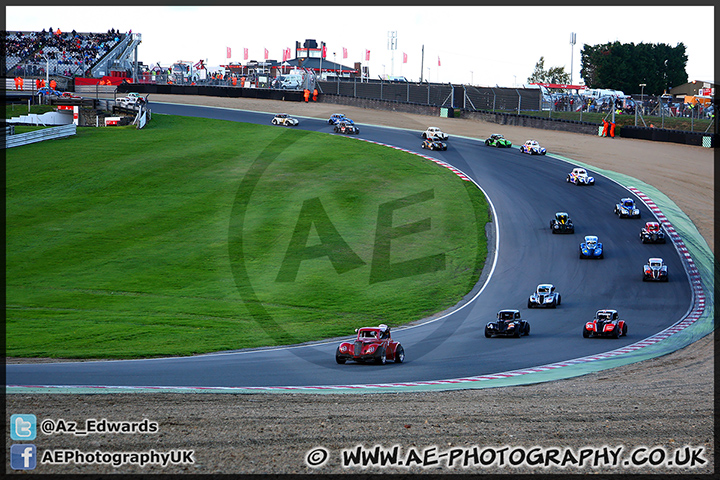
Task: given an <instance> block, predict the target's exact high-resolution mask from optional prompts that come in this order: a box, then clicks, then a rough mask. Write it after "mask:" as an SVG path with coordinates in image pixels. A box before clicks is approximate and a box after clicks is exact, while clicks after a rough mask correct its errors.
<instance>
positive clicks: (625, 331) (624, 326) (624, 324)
mask: <svg viewBox="0 0 720 480" xmlns="http://www.w3.org/2000/svg"><path fill="white" fill-rule="evenodd" d="M622 336H623V337H627V323H623V328H622Z"/></svg>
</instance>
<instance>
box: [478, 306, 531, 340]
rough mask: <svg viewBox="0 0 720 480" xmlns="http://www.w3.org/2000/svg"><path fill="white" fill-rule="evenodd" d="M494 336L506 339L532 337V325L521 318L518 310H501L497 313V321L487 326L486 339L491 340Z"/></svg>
mask: <svg viewBox="0 0 720 480" xmlns="http://www.w3.org/2000/svg"><path fill="white" fill-rule="evenodd" d="M494 335H501V336H505V337H520V336H522V335H530V324H529V323H528V322H527V321H526V320H523V319H522V318H520V311H518V310H500V311H499V312H498V313H497V320H496V321H494V322H488V324H487V325H485V337H487V338H490V337H492V336H494Z"/></svg>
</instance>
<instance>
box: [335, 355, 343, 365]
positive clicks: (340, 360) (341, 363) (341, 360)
mask: <svg viewBox="0 0 720 480" xmlns="http://www.w3.org/2000/svg"><path fill="white" fill-rule="evenodd" d="M345 360H346V358H345V357H341V356H340V354H339V353H335V361H336V362H337V363H339V364H340V365H344V364H345Z"/></svg>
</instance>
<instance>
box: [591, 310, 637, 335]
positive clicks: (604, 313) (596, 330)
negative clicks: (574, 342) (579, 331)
mask: <svg viewBox="0 0 720 480" xmlns="http://www.w3.org/2000/svg"><path fill="white" fill-rule="evenodd" d="M626 335H627V323H625V320H620V319H619V318H618V312H617V310H598V311H597V312H595V318H594V319H593V320H592V321H591V322H587V323H586V324H585V326H584V327H583V337H584V338H589V337H612V338H620V337H621V336H622V337H624V336H626Z"/></svg>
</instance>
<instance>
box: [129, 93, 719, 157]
mask: <svg viewBox="0 0 720 480" xmlns="http://www.w3.org/2000/svg"><path fill="white" fill-rule="evenodd" d="M323 83H325V82H323ZM340 84H342V82H340ZM333 85H334V84H333ZM394 87H397V85H394ZM445 87H447V86H445ZM388 88H389V87H388ZM325 90H330V91H332V89H325ZM117 92H118V93H128V92H137V93H141V94H153V93H157V94H172V95H206V96H211V97H233V98H238V97H244V98H260V99H268V100H284V101H291V102H302V101H304V98H303V92H302V91H300V90H273V89H267V88H240V87H230V86H217V85H209V86H205V85H158V84H148V83H137V84H130V83H128V84H121V85H118V87H117ZM318 101H319V102H322V103H333V104H338V105H350V106H358V107H363V108H375V109H380V110H390V111H400V112H408V113H418V114H422V115H430V116H440V114H441V108H442V106H441V103H442V101H440V103H438V104H436V105H435V104H426V103H412V102H404V101H399V100H387V99H379V98H372V97H359V96H351V95H336V94H333V93H327V92H325V93H323V94H322V95H321V96H320V97H319V98H318ZM446 108H448V109H449V107H446ZM453 111H454V113H455V115H454V116H458V114H459V116H462V117H463V118H472V119H476V120H482V121H486V122H491V123H497V124H500V125H513V126H519V127H530V128H540V129H546V130H560V131H566V132H574V133H584V134H588V135H597V131H598V130H597V129H598V124H596V123H591V122H581V121H577V120H565V119H557V118H544V117H538V116H534V115H518V114H514V113H509V112H495V111H491V110H466V109H463V108H459V107H454V108H453ZM616 135H617V136H619V137H624V138H640V139H645V140H653V141H658V142H672V143H681V144H686V145H699V146H700V145H701V146H705V147H708V146H709V147H712V148H714V147H715V146H717V145H718V134H715V133H707V134H705V133H701V132H686V131H683V130H667V129H662V128H651V127H634V126H623V127H620V128H618V130H617V132H616ZM708 137H709V140H708Z"/></svg>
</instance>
